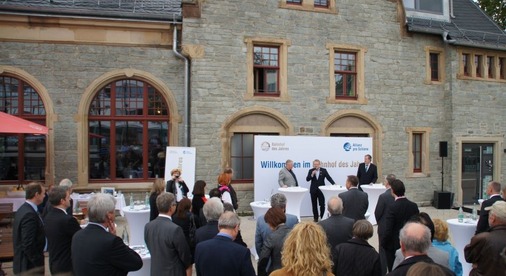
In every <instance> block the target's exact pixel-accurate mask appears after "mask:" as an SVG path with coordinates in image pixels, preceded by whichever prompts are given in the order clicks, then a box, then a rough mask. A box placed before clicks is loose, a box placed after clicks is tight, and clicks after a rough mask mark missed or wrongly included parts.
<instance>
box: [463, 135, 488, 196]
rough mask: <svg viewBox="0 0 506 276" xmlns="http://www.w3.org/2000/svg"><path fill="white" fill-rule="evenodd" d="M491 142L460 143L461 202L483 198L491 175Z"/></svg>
mask: <svg viewBox="0 0 506 276" xmlns="http://www.w3.org/2000/svg"><path fill="white" fill-rule="evenodd" d="M493 160H494V145H493V144H471V143H469V144H463V145H462V183H461V187H462V203H463V204H473V203H477V201H478V199H480V198H483V194H484V192H485V190H486V188H487V184H488V182H490V181H492V177H493V166H494V164H493Z"/></svg>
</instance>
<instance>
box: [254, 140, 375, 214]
mask: <svg viewBox="0 0 506 276" xmlns="http://www.w3.org/2000/svg"><path fill="white" fill-rule="evenodd" d="M366 154H371V155H372V138H369V137H315V136H263V135H257V136H255V149H254V156H255V161H254V164H255V165H254V169H255V172H254V189H255V201H259V200H264V199H268V198H270V196H271V195H272V194H274V193H277V192H278V188H279V185H278V175H279V171H280V170H281V169H282V168H283V167H284V164H285V161H286V160H288V159H290V160H292V161H293V162H294V167H293V172H294V173H295V175H296V177H297V181H298V183H299V186H300V187H304V188H308V189H309V186H310V184H311V183H310V182H308V181H306V176H307V173H308V171H309V169H311V168H312V167H313V160H315V159H319V160H320V162H321V167H322V168H326V169H327V171H328V172H329V174H330V176H331V177H332V179H333V180H334V182H335V183H336V185H343V186H344V185H345V183H346V177H347V176H348V175H357V170H358V165H359V164H360V163H362V162H364V155H366ZM373 158H374V156H373ZM325 182H326V185H331V184H330V183H329V182H328V181H327V180H325ZM325 200H327V199H325ZM300 214H301V216H312V211H311V199H310V196H309V191H308V193H307V195H305V196H304V199H303V200H302V205H301V213H300Z"/></svg>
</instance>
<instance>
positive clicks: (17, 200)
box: [0, 197, 26, 212]
mask: <svg viewBox="0 0 506 276" xmlns="http://www.w3.org/2000/svg"><path fill="white" fill-rule="evenodd" d="M25 201H26V199H25V198H24V197H2V198H0V203H12V211H13V212H16V211H17V210H18V209H19V207H21V205H23V203H25Z"/></svg>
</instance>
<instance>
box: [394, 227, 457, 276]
mask: <svg viewBox="0 0 506 276" xmlns="http://www.w3.org/2000/svg"><path fill="white" fill-rule="evenodd" d="M430 245H431V242H430V230H429V228H428V227H427V226H425V225H423V224H421V223H414V222H409V223H406V225H405V226H404V227H403V228H402V230H401V231H400V246H401V252H402V255H403V256H404V261H402V262H401V263H400V264H399V265H398V266H397V267H396V268H395V269H394V270H393V271H392V272H390V273H389V274H388V275H392V276H399V275H406V274H407V273H408V270H409V268H410V267H411V266H413V265H414V264H416V263H418V262H426V263H430V264H434V265H436V266H439V267H440V268H441V269H442V270H443V272H444V275H445V276H451V275H455V273H453V272H452V271H451V270H449V269H448V268H446V267H444V266H442V265H438V264H435V263H434V261H433V260H432V259H431V258H430V257H429V256H427V250H428V249H429V247H430Z"/></svg>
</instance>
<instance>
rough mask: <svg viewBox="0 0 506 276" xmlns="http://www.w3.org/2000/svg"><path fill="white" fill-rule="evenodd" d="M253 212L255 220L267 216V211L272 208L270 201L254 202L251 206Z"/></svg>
mask: <svg viewBox="0 0 506 276" xmlns="http://www.w3.org/2000/svg"><path fill="white" fill-rule="evenodd" d="M249 206H251V209H252V210H253V217H254V219H258V217H259V216H263V215H265V213H267V210H269V208H271V203H270V202H268V201H253V202H251V203H250V204H249Z"/></svg>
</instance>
